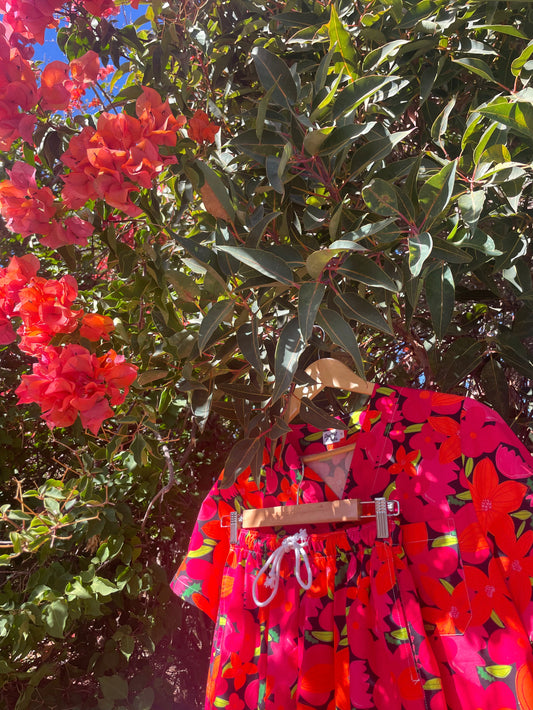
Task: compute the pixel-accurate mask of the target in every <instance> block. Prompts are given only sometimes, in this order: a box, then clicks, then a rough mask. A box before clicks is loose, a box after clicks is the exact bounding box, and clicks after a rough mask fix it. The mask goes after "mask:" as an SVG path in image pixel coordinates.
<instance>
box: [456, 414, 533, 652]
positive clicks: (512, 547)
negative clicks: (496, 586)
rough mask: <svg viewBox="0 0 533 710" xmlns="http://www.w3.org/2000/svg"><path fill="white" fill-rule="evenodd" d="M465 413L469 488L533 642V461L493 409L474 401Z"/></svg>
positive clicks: (463, 431) (463, 433)
mask: <svg viewBox="0 0 533 710" xmlns="http://www.w3.org/2000/svg"><path fill="white" fill-rule="evenodd" d="M464 414H465V416H464V418H463V419H462V422H461V449H462V453H463V456H466V457H468V458H470V459H471V461H470V462H469V461H468V458H467V459H466V463H467V470H468V474H467V475H468V478H469V484H468V487H469V489H470V493H471V496H472V504H473V506H474V508H475V512H476V517H477V520H478V524H479V526H480V527H481V532H482V534H483V535H484V536H488V537H489V538H491V539H492V540H493V544H494V563H495V564H497V565H498V566H499V568H500V570H501V573H502V575H503V579H504V583H505V587H506V592H504V594H505V596H506V597H508V598H509V599H510V600H511V602H512V604H513V606H514V607H515V609H516V611H517V612H518V613H519V615H520V617H521V619H522V623H523V625H524V629H525V631H526V633H527V634H528V636H529V639H530V641H532V642H533V588H532V578H533V529H532V528H533V508H532V501H533V456H532V455H531V453H530V452H529V451H528V450H527V449H526V447H525V446H524V445H523V444H522V442H521V441H520V440H519V439H518V438H517V437H516V435H515V434H514V432H513V431H512V430H511V429H510V427H509V426H508V425H507V424H506V423H505V422H504V420H503V419H502V418H501V417H500V415H499V414H497V413H496V412H495V411H493V410H492V409H490V408H489V407H487V406H485V405H483V404H481V403H479V402H475V401H473V400H470V401H467V404H466V406H465V412H464ZM494 572H495V570H494ZM488 575H489V578H490V577H491V569H490V565H489V570H488ZM477 586H479V585H477Z"/></svg>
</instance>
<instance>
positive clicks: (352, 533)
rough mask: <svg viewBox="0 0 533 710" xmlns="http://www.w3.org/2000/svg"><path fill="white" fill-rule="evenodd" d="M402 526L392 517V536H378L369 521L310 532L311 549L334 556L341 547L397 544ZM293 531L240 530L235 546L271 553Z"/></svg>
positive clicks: (316, 552) (308, 546) (373, 522)
mask: <svg viewBox="0 0 533 710" xmlns="http://www.w3.org/2000/svg"><path fill="white" fill-rule="evenodd" d="M397 530H398V525H397V523H396V521H394V520H392V519H391V520H389V537H388V538H384V539H378V538H377V531H376V523H375V521H369V522H368V523H365V524H363V525H361V524H359V525H353V526H350V527H347V528H343V529H342V530H334V531H331V532H326V533H308V534H307V550H308V552H310V553H311V554H318V555H325V556H331V555H336V554H337V552H338V551H339V550H351V549H353V547H354V546H363V547H371V546H373V545H375V544H376V543H380V542H381V543H388V544H395V542H396V537H397ZM288 534H289V535H290V534H292V532H291V533H278V534H276V533H266V532H262V531H261V530H244V529H241V530H239V533H238V538H237V542H236V544H235V545H234V548H235V549H239V548H240V549H242V550H245V551H246V550H248V551H255V552H261V553H270V552H273V551H274V550H276V549H277V548H278V547H280V546H281V545H282V543H283V540H284V539H285V538H286V537H287V535H288Z"/></svg>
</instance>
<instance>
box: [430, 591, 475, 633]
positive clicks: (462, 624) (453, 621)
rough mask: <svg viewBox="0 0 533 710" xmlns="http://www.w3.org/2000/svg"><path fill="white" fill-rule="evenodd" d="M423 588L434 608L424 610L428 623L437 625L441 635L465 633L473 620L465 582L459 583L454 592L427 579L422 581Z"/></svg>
mask: <svg viewBox="0 0 533 710" xmlns="http://www.w3.org/2000/svg"><path fill="white" fill-rule="evenodd" d="M422 585H423V588H424V590H425V592H426V594H427V596H428V598H429V599H431V602H432V604H433V605H434V606H425V607H423V608H422V616H423V618H424V619H425V620H426V621H429V622H430V623H432V624H435V625H436V627H437V629H438V631H439V634H441V635H445V636H446V635H450V634H452V635H453V634H455V633H456V632H457V630H458V631H459V633H463V632H464V630H465V629H466V627H467V626H468V625H469V623H470V620H471V612H470V604H469V600H468V592H467V590H466V586H465V583H464V582H459V584H458V585H457V586H456V587H455V589H454V590H453V592H451V593H450V592H449V591H448V590H447V589H446V587H445V586H444V585H443V584H442V583H441V582H440V581H439V580H438V579H433V578H431V577H427V578H425V579H423V580H422Z"/></svg>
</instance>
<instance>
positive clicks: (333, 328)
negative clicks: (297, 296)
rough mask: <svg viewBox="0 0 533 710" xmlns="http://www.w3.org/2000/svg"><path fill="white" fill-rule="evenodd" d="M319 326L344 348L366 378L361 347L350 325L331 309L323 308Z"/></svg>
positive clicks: (318, 319)
mask: <svg viewBox="0 0 533 710" xmlns="http://www.w3.org/2000/svg"><path fill="white" fill-rule="evenodd" d="M317 323H318V325H319V326H320V327H321V328H323V329H324V331H325V332H326V334H327V335H328V337H329V339H330V340H331V341H332V342H333V343H335V345H339V346H340V347H341V348H343V349H344V350H345V351H346V352H347V353H348V354H349V355H350V356H351V357H352V359H353V361H354V363H355V367H356V369H357V372H358V373H359V374H360V375H361V377H364V376H365V368H364V365H363V359H362V357H361V353H360V352H359V345H358V344H357V339H356V337H355V334H354V332H353V330H352V328H351V327H350V325H349V324H348V323H347V322H346V321H345V320H344V318H343V317H342V316H341V315H339V313H337V311H332V310H330V309H329V308H322V309H321V310H319V312H318V315H317Z"/></svg>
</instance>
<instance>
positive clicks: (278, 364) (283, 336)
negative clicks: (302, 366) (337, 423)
mask: <svg viewBox="0 0 533 710" xmlns="http://www.w3.org/2000/svg"><path fill="white" fill-rule="evenodd" d="M305 345H306V341H305V340H304V339H303V337H302V332H301V330H300V326H299V323H298V318H292V319H291V320H290V321H289V322H288V323H286V324H285V325H284V326H283V328H282V330H281V333H280V336H279V339H278V342H277V344H276V352H275V355H274V375H275V381H274V390H273V392H272V402H277V401H278V399H279V398H280V397H281V396H282V395H283V394H285V393H286V392H287V391H288V389H289V387H290V386H291V383H292V378H293V376H294V373H295V372H296V368H297V367H298V360H299V358H300V355H301V354H302V353H303V351H304V350H305Z"/></svg>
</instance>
